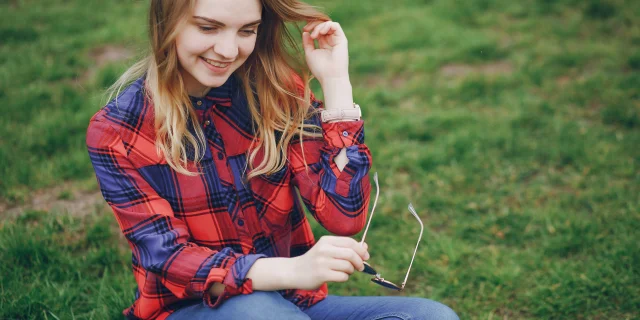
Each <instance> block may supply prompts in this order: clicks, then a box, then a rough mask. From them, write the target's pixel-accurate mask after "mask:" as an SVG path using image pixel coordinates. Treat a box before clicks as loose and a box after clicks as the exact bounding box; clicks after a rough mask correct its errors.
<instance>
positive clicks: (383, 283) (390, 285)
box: [371, 278, 401, 291]
mask: <svg viewBox="0 0 640 320" xmlns="http://www.w3.org/2000/svg"><path fill="white" fill-rule="evenodd" d="M371 281H373V282H375V283H377V284H379V285H381V286H383V287H385V288H389V289H393V290H398V291H401V289H400V287H398V286H396V285H395V284H393V283H392V282H390V281H387V280H380V279H375V278H374V279H371Z"/></svg>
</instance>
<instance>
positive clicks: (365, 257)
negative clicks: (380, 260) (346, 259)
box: [362, 242, 371, 261]
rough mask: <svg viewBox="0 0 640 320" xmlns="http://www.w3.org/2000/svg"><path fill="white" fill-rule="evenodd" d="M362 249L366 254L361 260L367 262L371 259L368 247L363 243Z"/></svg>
mask: <svg viewBox="0 0 640 320" xmlns="http://www.w3.org/2000/svg"><path fill="white" fill-rule="evenodd" d="M362 247H363V248H364V250H366V251H367V254H366V255H365V256H364V258H363V260H365V261H366V260H369V258H371V256H370V255H369V245H368V244H367V243H366V242H363V243H362Z"/></svg>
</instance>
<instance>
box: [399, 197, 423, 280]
mask: <svg viewBox="0 0 640 320" xmlns="http://www.w3.org/2000/svg"><path fill="white" fill-rule="evenodd" d="M409 211H410V212H411V214H412V215H413V216H414V217H416V219H417V220H418V222H419V223H420V236H419V237H418V243H416V248H415V249H414V250H413V257H411V263H410V264H409V270H407V275H406V276H405V277H404V281H403V282H402V289H404V286H405V285H406V284H407V279H409V272H411V266H412V265H413V260H414V259H415V258H416V253H417V252H418V245H419V244H420V240H422V231H424V225H423V224H422V220H420V217H419V216H418V214H417V213H416V210H415V209H414V208H413V205H412V204H411V203H409Z"/></svg>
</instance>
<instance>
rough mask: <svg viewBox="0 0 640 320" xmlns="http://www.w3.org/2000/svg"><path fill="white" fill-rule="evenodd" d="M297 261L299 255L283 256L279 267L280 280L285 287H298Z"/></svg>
mask: <svg viewBox="0 0 640 320" xmlns="http://www.w3.org/2000/svg"><path fill="white" fill-rule="evenodd" d="M299 261H300V259H299V257H293V258H284V260H283V263H282V268H280V277H281V279H280V281H282V283H283V284H284V286H286V287H287V288H290V289H295V288H297V287H298V278H299V274H298V271H297V270H300V269H299V268H298V263H299Z"/></svg>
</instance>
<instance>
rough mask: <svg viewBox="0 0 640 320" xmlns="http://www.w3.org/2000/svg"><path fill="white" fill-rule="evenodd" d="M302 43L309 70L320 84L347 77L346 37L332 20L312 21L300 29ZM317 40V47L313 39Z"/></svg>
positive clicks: (347, 52) (338, 25)
mask: <svg viewBox="0 0 640 320" xmlns="http://www.w3.org/2000/svg"><path fill="white" fill-rule="evenodd" d="M302 31H303V33H302V44H303V47H304V51H305V57H306V60H307V65H308V66H309V70H310V71H311V73H313V75H314V76H315V77H316V79H318V81H320V83H321V84H323V83H325V82H326V81H327V80H332V79H336V80H343V79H349V49H348V46H347V37H346V36H345V34H344V32H343V31H342V27H340V24H339V23H337V22H334V21H312V22H309V23H307V25H305V26H304V28H303V29H302ZM316 40H317V41H318V48H316V46H315V41H316Z"/></svg>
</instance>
